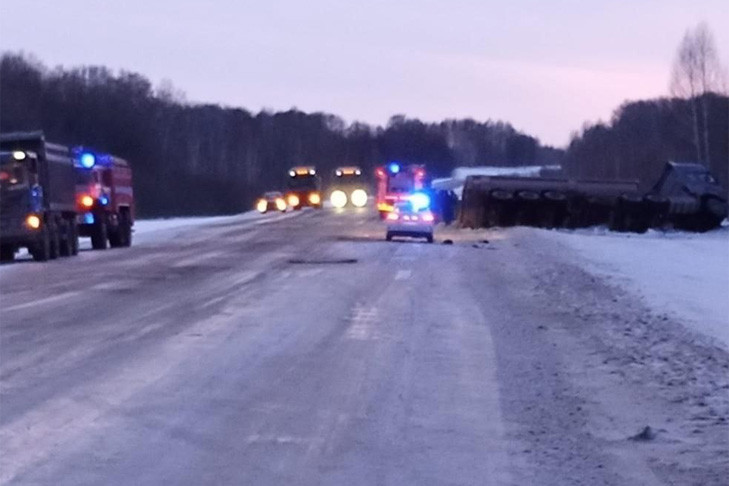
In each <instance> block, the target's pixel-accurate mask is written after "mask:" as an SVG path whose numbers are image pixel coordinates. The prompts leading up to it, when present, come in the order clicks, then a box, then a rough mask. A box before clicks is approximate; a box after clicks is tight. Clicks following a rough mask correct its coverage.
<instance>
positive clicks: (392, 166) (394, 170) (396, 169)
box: [387, 162, 400, 174]
mask: <svg viewBox="0 0 729 486" xmlns="http://www.w3.org/2000/svg"><path fill="white" fill-rule="evenodd" d="M387 170H389V171H390V172H391V173H393V174H397V173H398V172H400V164H398V163H397V162H392V163H391V164H390V165H388V166H387Z"/></svg>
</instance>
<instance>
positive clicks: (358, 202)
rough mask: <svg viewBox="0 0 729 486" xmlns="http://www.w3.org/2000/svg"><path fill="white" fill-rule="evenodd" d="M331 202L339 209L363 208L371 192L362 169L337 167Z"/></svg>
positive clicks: (332, 184) (331, 189)
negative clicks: (349, 207) (348, 207)
mask: <svg viewBox="0 0 729 486" xmlns="http://www.w3.org/2000/svg"><path fill="white" fill-rule="evenodd" d="M330 186H331V187H330V191H331V193H330V195H329V202H330V203H331V205H332V206H333V207H335V208H337V209H342V208H345V207H347V206H351V207H355V208H363V207H365V206H366V205H367V200H368V198H369V191H368V187H367V181H366V180H365V177H364V175H363V173H362V169H361V168H359V167H356V166H347V167H337V168H336V169H335V170H334V177H333V179H332V181H331V184H330Z"/></svg>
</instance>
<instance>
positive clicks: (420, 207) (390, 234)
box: [385, 193, 435, 243]
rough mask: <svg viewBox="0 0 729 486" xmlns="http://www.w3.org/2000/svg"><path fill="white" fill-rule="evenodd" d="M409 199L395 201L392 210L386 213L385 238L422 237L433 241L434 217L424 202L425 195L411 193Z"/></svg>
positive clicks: (429, 241) (430, 241)
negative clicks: (411, 195)
mask: <svg viewBox="0 0 729 486" xmlns="http://www.w3.org/2000/svg"><path fill="white" fill-rule="evenodd" d="M413 196H414V197H412V198H411V199H410V200H407V201H399V202H396V203H395V205H394V206H393V208H392V211H389V212H388V213H387V216H386V217H385V223H386V225H387V232H386V234H385V239H386V240H387V241H392V239H393V238H399V237H404V238H424V239H425V240H427V241H428V243H433V240H434V236H433V233H434V226H435V217H434V215H433V212H432V211H431V210H430V207H429V204H427V203H426V199H427V197H428V196H427V195H425V194H422V193H416V194H413Z"/></svg>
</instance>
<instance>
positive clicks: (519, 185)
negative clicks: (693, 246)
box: [459, 162, 727, 232]
mask: <svg viewBox="0 0 729 486" xmlns="http://www.w3.org/2000/svg"><path fill="white" fill-rule="evenodd" d="M726 217H727V194H726V191H725V190H724V189H723V188H722V187H721V185H720V184H719V183H718V181H717V180H716V179H715V178H714V177H713V176H712V175H711V174H710V173H709V171H708V170H707V169H706V167H704V166H703V165H701V164H695V163H676V162H669V163H667V164H666V167H665V169H664V171H663V173H662V174H661V177H660V178H659V180H658V182H657V183H656V184H655V186H653V188H652V189H651V190H650V191H648V192H645V193H644V192H641V191H640V189H639V183H638V182H637V181H596V180H574V179H568V178H529V177H509V176H469V177H468V178H466V181H465V185H464V187H463V197H462V201H461V210H460V214H459V221H460V224H461V225H462V226H464V227H468V228H482V227H492V226H514V225H524V226H539V227H546V228H556V227H567V228H578V227H585V226H593V225H608V226H609V227H610V229H612V230H615V231H632V232H644V231H646V230H647V229H648V228H666V227H674V228H679V229H685V230H690V231H708V230H710V229H712V228H716V227H717V226H719V225H720V224H721V222H722V221H723V220H724V219H725V218H726Z"/></svg>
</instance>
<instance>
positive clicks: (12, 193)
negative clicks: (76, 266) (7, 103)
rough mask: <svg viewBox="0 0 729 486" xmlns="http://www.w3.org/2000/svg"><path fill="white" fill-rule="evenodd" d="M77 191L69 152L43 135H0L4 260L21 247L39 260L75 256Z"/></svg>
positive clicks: (1, 248) (0, 231) (1, 252)
mask: <svg viewBox="0 0 729 486" xmlns="http://www.w3.org/2000/svg"><path fill="white" fill-rule="evenodd" d="M75 186H76V174H75V171H74V167H73V157H72V154H71V151H70V150H69V149H68V147H65V146H63V145H58V144H53V143H49V142H47V141H46V140H45V137H44V135H43V132H22V133H20V132H16V133H6V134H0V258H1V259H2V260H4V261H7V260H12V259H13V258H14V257H15V253H16V252H17V251H18V249H20V248H27V249H28V251H29V252H30V254H31V255H32V256H33V259H34V260H37V261H45V260H50V259H54V258H57V257H59V256H70V255H76V254H77V253H78V227H77V225H76V216H77V211H76V187H75Z"/></svg>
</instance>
